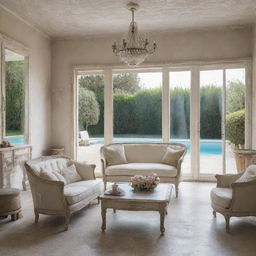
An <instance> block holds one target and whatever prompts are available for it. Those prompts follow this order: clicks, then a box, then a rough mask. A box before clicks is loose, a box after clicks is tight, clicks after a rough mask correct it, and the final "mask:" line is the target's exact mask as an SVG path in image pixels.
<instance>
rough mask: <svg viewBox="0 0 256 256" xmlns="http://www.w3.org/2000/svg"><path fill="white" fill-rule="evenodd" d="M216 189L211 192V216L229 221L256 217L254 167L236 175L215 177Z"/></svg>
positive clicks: (255, 171) (255, 172) (255, 166)
mask: <svg viewBox="0 0 256 256" xmlns="http://www.w3.org/2000/svg"><path fill="white" fill-rule="evenodd" d="M215 177H216V179H217V187H216V188H213V189H212V190H211V205H212V208H213V215H214V216H215V217H216V212H218V213H221V214H222V215H223V216H224V217H225V220H226V231H227V232H229V221H230V218H231V217H232V216H234V217H243V216H256V196H255V195H256V165H250V166H249V167H247V169H246V170H245V171H244V172H241V173H238V174H226V175H216V176H215Z"/></svg>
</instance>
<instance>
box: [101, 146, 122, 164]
mask: <svg viewBox="0 0 256 256" xmlns="http://www.w3.org/2000/svg"><path fill="white" fill-rule="evenodd" d="M104 153H105V156H106V160H107V165H117V164H127V160H126V156H125V152H124V146H123V145H122V144H116V145H110V146H106V147H105V148H104Z"/></svg>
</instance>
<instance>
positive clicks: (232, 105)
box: [226, 68, 245, 173]
mask: <svg viewBox="0 0 256 256" xmlns="http://www.w3.org/2000/svg"><path fill="white" fill-rule="evenodd" d="M244 111H245V69H244V68H242V69H227V70H226V172H227V173H236V172H237V171H236V162H235V157H234V153H233V148H234V143H238V144H240V145H241V144H242V145H243V144H244V116H245V113H244ZM237 117H240V118H242V127H241V128H242V130H241V131H242V132H239V131H235V133H233V132H234V130H233V128H232V127H231V128H229V127H230V125H231V122H232V120H234V118H235V119H236V120H237ZM238 121H239V120H238ZM239 122H241V121H239ZM239 126H241V124H240V125H239ZM230 129H231V130H230ZM233 134H234V135H235V136H234V135H233ZM234 139H235V141H234Z"/></svg>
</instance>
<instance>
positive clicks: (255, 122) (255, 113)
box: [252, 25, 256, 149]
mask: <svg viewBox="0 0 256 256" xmlns="http://www.w3.org/2000/svg"><path fill="white" fill-rule="evenodd" d="M252 84H253V99H254V101H253V109H252V146H253V148H254V149H256V25H254V28H253V59H252Z"/></svg>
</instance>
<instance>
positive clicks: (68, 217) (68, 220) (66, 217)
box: [65, 214, 70, 231]
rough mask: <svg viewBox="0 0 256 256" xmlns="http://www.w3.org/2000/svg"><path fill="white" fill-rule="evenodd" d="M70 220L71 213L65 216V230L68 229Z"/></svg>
mask: <svg viewBox="0 0 256 256" xmlns="http://www.w3.org/2000/svg"><path fill="white" fill-rule="evenodd" d="M69 222H70V214H67V215H66V216H65V231H67V230H68V225H69Z"/></svg>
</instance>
